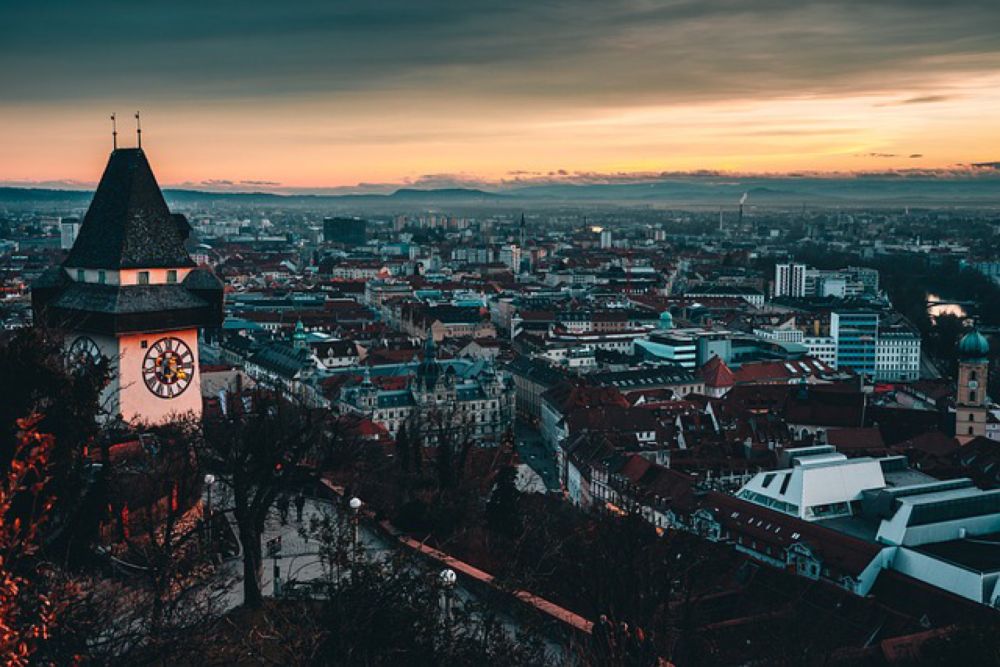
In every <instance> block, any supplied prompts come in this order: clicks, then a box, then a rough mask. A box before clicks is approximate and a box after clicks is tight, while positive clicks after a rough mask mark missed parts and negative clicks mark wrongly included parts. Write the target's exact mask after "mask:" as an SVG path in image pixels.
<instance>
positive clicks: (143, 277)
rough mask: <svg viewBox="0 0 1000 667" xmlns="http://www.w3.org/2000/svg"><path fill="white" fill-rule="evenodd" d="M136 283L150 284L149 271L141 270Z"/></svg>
mask: <svg viewBox="0 0 1000 667" xmlns="http://www.w3.org/2000/svg"><path fill="white" fill-rule="evenodd" d="M136 283H137V284H139V285H148V284H149V271H140V272H139V276H138V278H137V279H136Z"/></svg>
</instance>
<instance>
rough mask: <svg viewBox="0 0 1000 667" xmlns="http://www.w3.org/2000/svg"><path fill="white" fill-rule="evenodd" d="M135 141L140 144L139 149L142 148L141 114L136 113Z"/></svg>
mask: <svg viewBox="0 0 1000 667" xmlns="http://www.w3.org/2000/svg"><path fill="white" fill-rule="evenodd" d="M135 139H136V142H138V148H142V120H141V119H140V118H139V112H138V111H136V112H135Z"/></svg>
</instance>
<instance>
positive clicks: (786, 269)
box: [774, 264, 808, 297]
mask: <svg viewBox="0 0 1000 667" xmlns="http://www.w3.org/2000/svg"><path fill="white" fill-rule="evenodd" d="M807 268H808V267H806V265H805V264H776V265H775V267H774V296H775V297H779V296H791V297H804V296H805V295H806V271H807Z"/></svg>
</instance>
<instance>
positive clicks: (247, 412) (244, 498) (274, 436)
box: [201, 390, 336, 607]
mask: <svg viewBox="0 0 1000 667" xmlns="http://www.w3.org/2000/svg"><path fill="white" fill-rule="evenodd" d="M227 404H228V405H227V410H226V412H225V413H224V414H221V415H219V416H217V417H209V418H206V419H205V422H204V434H205V437H204V441H203V443H202V447H201V458H202V461H203V463H204V464H205V465H206V466H207V467H208V468H209V469H211V470H214V471H216V472H218V473H219V474H220V475H221V478H222V479H221V481H222V482H223V483H224V484H226V485H228V488H229V491H230V496H231V500H232V510H233V514H234V516H235V519H236V524H237V530H238V533H239V539H240V542H241V544H242V545H243V602H244V604H246V605H248V606H251V607H255V606H259V605H260V604H261V601H262V593H261V573H262V571H261V567H262V553H261V534H262V533H263V530H264V522H265V520H266V519H267V515H268V511H269V510H270V508H271V505H272V504H273V503H274V501H275V500H276V499H277V498H278V496H279V494H281V493H282V492H286V491H289V490H291V489H293V488H295V487H296V486H299V485H301V484H304V483H305V482H306V481H307V480H309V479H311V477H310V475H309V471H308V468H307V467H306V466H307V464H308V463H310V462H311V461H312V460H316V459H317V458H318V457H320V456H321V455H322V453H323V452H324V451H325V450H326V449H328V447H329V443H330V442H332V440H333V439H334V434H335V430H336V425H335V423H334V421H333V420H332V419H331V416H330V413H329V412H328V411H325V410H322V409H316V408H307V407H304V406H302V405H300V404H295V403H292V402H290V401H288V400H287V399H285V398H282V397H279V396H275V395H274V394H271V393H269V392H266V391H263V390H256V391H253V392H249V393H246V394H244V395H242V396H232V397H230V399H229V400H228V401H227Z"/></svg>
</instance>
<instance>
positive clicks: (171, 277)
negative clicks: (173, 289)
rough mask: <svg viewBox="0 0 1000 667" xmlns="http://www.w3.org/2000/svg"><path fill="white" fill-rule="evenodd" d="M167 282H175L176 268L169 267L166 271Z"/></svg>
mask: <svg viewBox="0 0 1000 667" xmlns="http://www.w3.org/2000/svg"><path fill="white" fill-rule="evenodd" d="M167 282H168V283H170V284H173V283H176V282H177V270H176V269H170V270H169V271H167Z"/></svg>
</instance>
